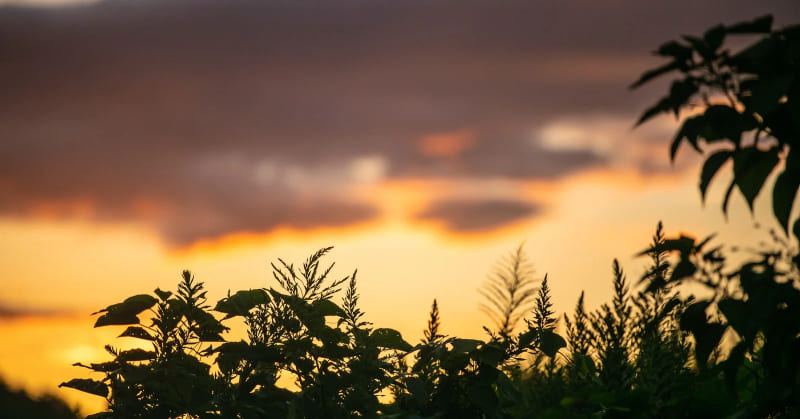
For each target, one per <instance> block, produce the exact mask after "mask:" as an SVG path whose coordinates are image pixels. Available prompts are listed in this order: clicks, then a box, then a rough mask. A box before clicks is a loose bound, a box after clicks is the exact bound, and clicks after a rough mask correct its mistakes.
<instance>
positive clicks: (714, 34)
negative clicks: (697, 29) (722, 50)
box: [703, 25, 727, 52]
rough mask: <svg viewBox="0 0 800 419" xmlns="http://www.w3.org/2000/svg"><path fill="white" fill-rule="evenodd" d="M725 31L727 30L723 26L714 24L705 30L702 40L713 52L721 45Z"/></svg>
mask: <svg viewBox="0 0 800 419" xmlns="http://www.w3.org/2000/svg"><path fill="white" fill-rule="evenodd" d="M726 32H727V30H726V29H725V26H723V25H717V26H714V27H712V28H711V29H709V30H707V31H706V33H705V34H703V41H705V43H706V45H707V46H708V48H709V49H710V50H711V51H712V52H715V51H717V50H718V49H719V47H720V46H722V42H723V41H724V40H725V33H726Z"/></svg>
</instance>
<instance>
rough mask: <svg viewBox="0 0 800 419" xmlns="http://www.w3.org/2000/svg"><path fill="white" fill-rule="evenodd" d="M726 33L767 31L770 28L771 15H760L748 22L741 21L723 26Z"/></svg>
mask: <svg viewBox="0 0 800 419" xmlns="http://www.w3.org/2000/svg"><path fill="white" fill-rule="evenodd" d="M725 29H726V31H727V32H728V33H742V34H748V33H753V34H755V33H769V32H770V31H771V30H772V15H766V16H761V17H759V18H757V19H755V20H752V21H750V22H741V23H737V24H735V25H731V26H728V27H727V28H725Z"/></svg>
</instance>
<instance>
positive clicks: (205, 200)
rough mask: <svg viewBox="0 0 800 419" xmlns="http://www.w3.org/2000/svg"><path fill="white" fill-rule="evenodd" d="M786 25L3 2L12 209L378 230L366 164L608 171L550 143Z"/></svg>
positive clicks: (695, 11)
mask: <svg viewBox="0 0 800 419" xmlns="http://www.w3.org/2000/svg"><path fill="white" fill-rule="evenodd" d="M766 12H773V13H777V17H778V22H779V23H781V22H783V23H786V22H787V21H793V20H797V18H798V16H800V11H798V8H797V7H796V4H795V2H794V1H793V0H788V1H768V2H752V1H745V0H736V1H724V2H723V1H708V2H695V1H689V0H678V1H673V2H659V3H653V2H641V1H634V0H625V1H623V0H615V1H612V2H596V1H589V0H569V1H560V2H550V1H527V0H526V1H509V2H502V3H501V4H498V2H483V1H481V2H479V1H470V0H458V1H455V0H452V1H422V0H408V1H394V0H379V1H372V0H369V1H367V0H353V1H331V2H315V1H263V0H258V1H256V0H228V1H225V2H219V1H211V0H171V1H166V0H160V1H159V0H135V1H134V0H111V1H107V2H102V3H98V4H95V5H91V6H81V7H72V8H67V9H58V8H48V9H26V8H16V7H0V91H2V94H0V127H2V132H0V136H2V141H0V162H2V164H0V194H2V196H3V197H4V199H3V200H2V202H0V212H2V213H4V214H13V215H26V214H31V213H37V212H45V213H57V214H63V215H70V214H73V213H76V212H81V211H85V209H86V208H87V207H88V208H89V210H88V212H90V213H91V216H93V217H96V218H101V219H112V220H118V219H125V220H131V219H132V220H135V221H141V222H143V223H145V224H148V225H150V226H152V227H154V228H157V229H158V230H159V231H160V232H161V233H162V234H163V235H164V236H165V237H166V238H168V239H169V240H171V241H173V242H176V243H186V242H190V241H192V240H195V239H198V238H209V237H217V236H220V235H224V234H225V233H227V232H233V231H265V230H269V229H272V228H274V227H276V226H279V225H289V226H296V227H314V226H326V225H343V224H349V223H352V222H357V221H361V220H365V219H368V218H369V217H372V216H374V215H375V210H374V209H373V208H372V207H370V205H369V204H368V203H364V202H353V201H351V200H350V199H348V197H347V195H346V189H347V187H348V186H349V185H351V184H352V182H353V181H354V179H353V177H352V176H349V175H348V173H349V171H350V169H351V168H352V164H353V162H354V161H356V160H358V159H361V158H364V157H365V156H378V157H379V158H381V159H383V160H384V161H385V164H386V166H387V167H386V171H385V174H386V175H387V176H392V177H405V176H422V177H445V178H446V177H464V176H475V177H512V178H519V179H546V178H553V177H557V176H561V175H564V174H567V173H570V172H574V171H576V170H581V169H583V168H586V167H588V166H592V165H599V164H605V163H606V158H605V157H603V156H601V155H597V154H595V153H593V152H592V151H591V150H555V149H551V148H543V147H540V146H539V145H538V144H537V143H536V142H535V139H534V138H532V134H531V133H532V130H534V129H535V128H536V127H538V126H541V125H542V124H546V123H547V122H548V121H550V120H552V119H553V118H557V117H559V116H561V115H581V114H584V113H590V112H604V113H609V114H617V115H626V116H630V119H631V121H633V119H634V115H633V113H635V112H637V111H638V110H640V109H642V108H643V106H645V105H646V104H648V102H650V101H652V99H653V98H654V97H655V95H656V94H657V93H655V94H654V93H653V91H652V90H650V91H648V90H645V91H643V92H639V93H636V94H631V93H629V92H628V91H627V90H626V86H627V85H628V84H629V83H630V82H631V81H632V80H634V79H635V78H636V76H637V75H638V74H639V73H640V72H641V71H642V70H643V69H645V68H646V67H647V66H650V65H653V64H654V63H656V62H654V61H652V60H651V59H650V58H648V55H647V54H648V51H650V50H652V49H653V48H654V47H655V46H656V45H658V44H659V43H660V42H662V41H664V40H666V39H670V38H672V37H674V36H675V35H677V34H679V33H696V32H698V31H702V30H703V29H705V28H706V27H708V26H710V25H712V24H714V23H717V22H720V21H725V22H731V21H737V20H742V19H749V18H752V17H754V16H756V15H759V14H762V13H766ZM461 130H469V131H470V132H473V133H474V138H473V141H472V142H471V144H470V146H469V147H466V148H464V149H463V150H461V151H460V152H459V153H455V154H451V155H428V154H425V152H424V151H422V150H421V149H420V139H421V138H425V137H426V136H430V135H433V134H437V133H439V134H442V133H444V134H446V133H451V132H459V131H461ZM220 162H222V163H220ZM298 174H299V175H298ZM320 178H322V180H320ZM298 179H299V180H298Z"/></svg>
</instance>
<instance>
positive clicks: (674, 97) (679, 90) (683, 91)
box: [636, 77, 698, 126]
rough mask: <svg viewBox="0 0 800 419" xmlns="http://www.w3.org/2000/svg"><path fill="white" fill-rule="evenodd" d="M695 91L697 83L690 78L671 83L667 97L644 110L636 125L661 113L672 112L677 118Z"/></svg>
mask: <svg viewBox="0 0 800 419" xmlns="http://www.w3.org/2000/svg"><path fill="white" fill-rule="evenodd" d="M697 89H698V86H697V83H696V81H695V80H694V79H693V78H691V77H687V78H686V79H683V80H677V81H674V82H672V86H671V87H670V90H669V95H667V96H665V97H663V98H661V100H659V101H658V102H657V103H656V104H655V105H653V106H651V107H650V108H648V109H647V110H645V111H644V113H643V114H642V116H641V117H640V118H639V120H638V121H636V125H637V126H638V125H641V124H643V123H644V122H646V121H647V120H648V119H650V118H652V117H654V116H656V115H658V114H660V113H662V112H669V111H672V112H673V113H674V114H675V115H676V116H677V115H678V111H679V110H680V108H681V107H683V106H684V105H686V103H687V102H688V101H689V99H690V98H691V97H692V95H694V94H695V93H697Z"/></svg>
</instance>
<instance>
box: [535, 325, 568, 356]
mask: <svg viewBox="0 0 800 419" xmlns="http://www.w3.org/2000/svg"><path fill="white" fill-rule="evenodd" d="M565 346H567V342H566V341H565V340H564V338H562V337H561V336H560V335H558V334H556V333H554V332H553V331H552V330H548V329H546V330H542V331H541V333H540V335H539V349H541V350H542V352H543V353H544V354H545V355H547V356H549V357H550V358H553V357H555V356H556V354H557V353H558V350H559V349H561V348H563V347H565Z"/></svg>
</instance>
